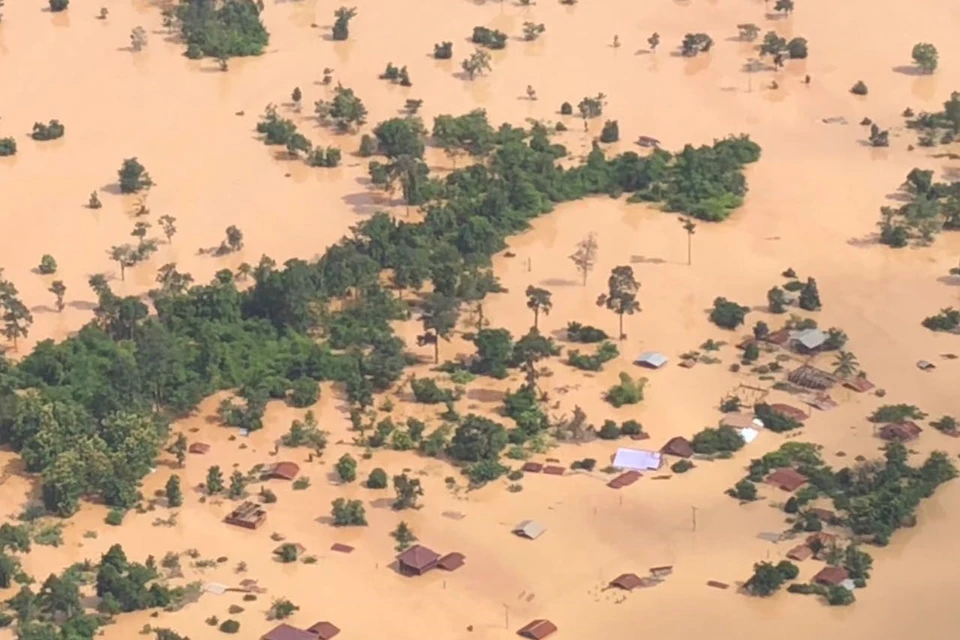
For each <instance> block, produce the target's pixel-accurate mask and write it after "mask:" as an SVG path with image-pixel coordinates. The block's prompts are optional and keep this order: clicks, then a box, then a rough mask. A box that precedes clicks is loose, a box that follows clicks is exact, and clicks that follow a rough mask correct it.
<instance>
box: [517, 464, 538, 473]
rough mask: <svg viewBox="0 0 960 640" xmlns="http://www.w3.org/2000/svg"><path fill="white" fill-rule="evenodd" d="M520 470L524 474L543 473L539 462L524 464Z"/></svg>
mask: <svg viewBox="0 0 960 640" xmlns="http://www.w3.org/2000/svg"><path fill="white" fill-rule="evenodd" d="M520 470H521V471H523V472H524V473H540V472H541V471H543V464H541V463H539V462H524V463H523V466H522V467H520Z"/></svg>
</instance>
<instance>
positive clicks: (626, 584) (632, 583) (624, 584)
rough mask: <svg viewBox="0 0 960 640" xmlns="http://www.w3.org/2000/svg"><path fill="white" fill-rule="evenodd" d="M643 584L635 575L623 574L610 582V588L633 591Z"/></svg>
mask: <svg viewBox="0 0 960 640" xmlns="http://www.w3.org/2000/svg"><path fill="white" fill-rule="evenodd" d="M642 584H643V580H642V579H641V578H640V576H638V575H637V574H635V573H624V574H621V575H619V576H617V577H616V578H614V579H613V580H611V581H610V586H611V587H616V588H618V589H623V590H624V591H633V590H634V589H636V588H637V587H639V586H641V585H642Z"/></svg>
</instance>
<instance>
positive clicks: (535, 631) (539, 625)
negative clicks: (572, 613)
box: [517, 620, 557, 640]
mask: <svg viewBox="0 0 960 640" xmlns="http://www.w3.org/2000/svg"><path fill="white" fill-rule="evenodd" d="M556 631H557V625H555V624H553V623H552V622H550V621H549V620H534V621H532V622H531V623H530V624H528V625H526V626H524V627H522V628H520V629H519V630H517V635H518V636H520V637H522V638H527V640H543V639H544V638H546V637H547V636H549V635H551V634H553V633H556Z"/></svg>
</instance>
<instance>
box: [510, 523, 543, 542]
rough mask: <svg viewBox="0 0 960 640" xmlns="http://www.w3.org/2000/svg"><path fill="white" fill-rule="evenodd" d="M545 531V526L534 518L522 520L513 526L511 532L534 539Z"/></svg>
mask: <svg viewBox="0 0 960 640" xmlns="http://www.w3.org/2000/svg"><path fill="white" fill-rule="evenodd" d="M546 532H547V528H546V527H545V526H543V525H542V524H540V523H539V522H536V521H535V520H524V521H523V522H521V523H519V524H518V525H517V526H515V527H514V528H513V533H515V534H516V535H518V536H520V537H521V538H527V539H529V540H536V539H537V538H539V537H540V536H542V535H543V534H544V533H546Z"/></svg>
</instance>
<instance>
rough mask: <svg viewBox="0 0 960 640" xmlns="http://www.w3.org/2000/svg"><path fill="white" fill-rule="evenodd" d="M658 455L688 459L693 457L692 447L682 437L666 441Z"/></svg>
mask: <svg viewBox="0 0 960 640" xmlns="http://www.w3.org/2000/svg"><path fill="white" fill-rule="evenodd" d="M660 453H665V454H667V455H671V456H677V457H679V458H689V457H691V456H692V455H693V445H692V444H691V443H690V441H689V440H687V439H686V438H684V437H683V436H675V437H673V438H670V439H669V440H667V444H665V445H663V447H662V448H661V449H660Z"/></svg>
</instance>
